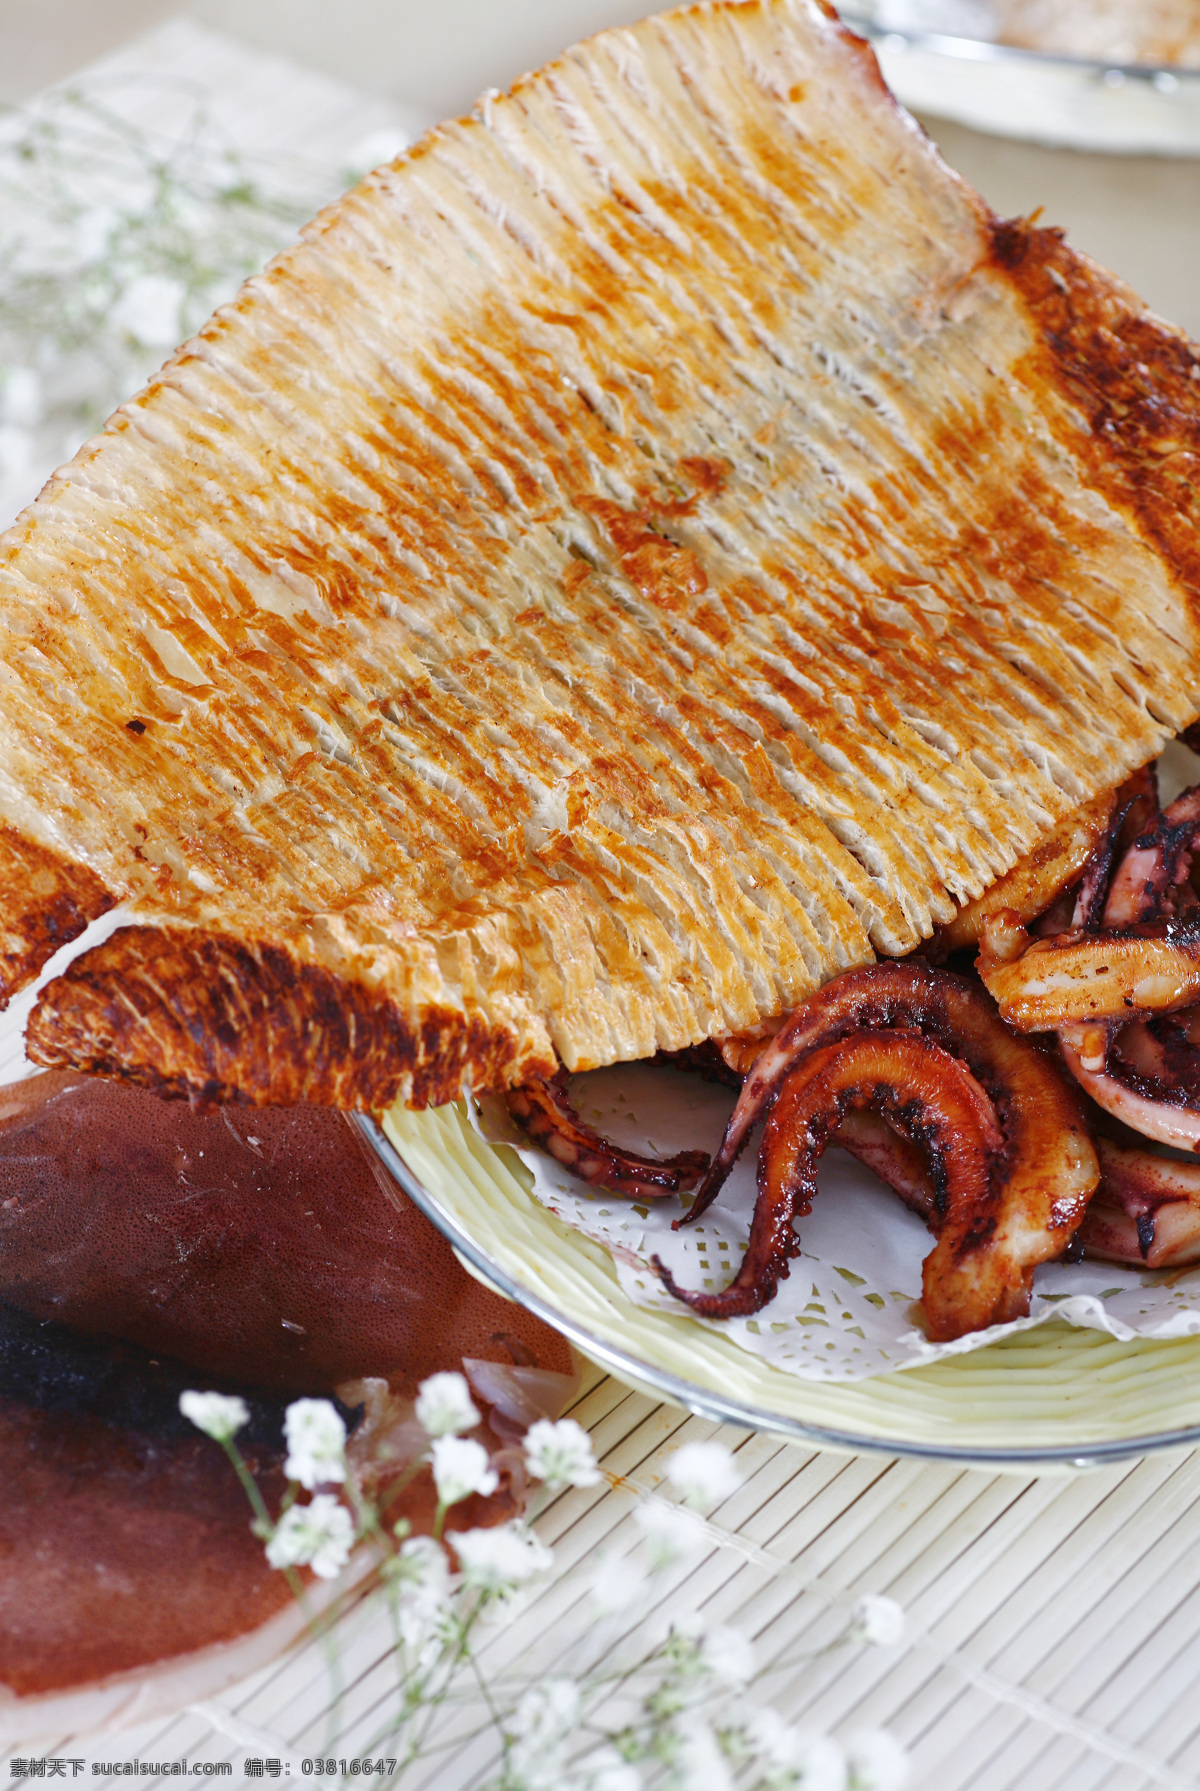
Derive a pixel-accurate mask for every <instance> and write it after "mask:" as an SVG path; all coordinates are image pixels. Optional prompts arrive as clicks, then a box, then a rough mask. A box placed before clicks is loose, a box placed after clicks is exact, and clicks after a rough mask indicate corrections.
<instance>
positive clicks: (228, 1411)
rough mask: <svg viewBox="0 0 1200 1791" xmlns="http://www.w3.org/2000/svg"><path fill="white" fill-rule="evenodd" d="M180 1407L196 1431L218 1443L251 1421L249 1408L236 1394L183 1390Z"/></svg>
mask: <svg viewBox="0 0 1200 1791" xmlns="http://www.w3.org/2000/svg"><path fill="white" fill-rule="evenodd" d="M179 1409H180V1411H181V1412H182V1413H183V1415H184V1417H185V1418H187V1419H189V1420H190V1422H191V1423H193V1424H194V1425H195V1426H196V1429H197V1430H202V1431H203V1432H204V1434H205V1436H206V1437H212V1439H213V1441H214V1442H217V1443H228V1442H229V1441H230V1439H231V1438H233V1437H235V1436H236V1435H237V1433H238V1431H239V1430H240V1429H241V1428H242V1425H243V1424H248V1423H249V1422H250V1410H249V1407H248V1406H247V1404H246V1401H245V1400H244V1399H239V1398H238V1396H237V1394H236V1393H192V1392H188V1393H181V1394H180V1395H179Z"/></svg>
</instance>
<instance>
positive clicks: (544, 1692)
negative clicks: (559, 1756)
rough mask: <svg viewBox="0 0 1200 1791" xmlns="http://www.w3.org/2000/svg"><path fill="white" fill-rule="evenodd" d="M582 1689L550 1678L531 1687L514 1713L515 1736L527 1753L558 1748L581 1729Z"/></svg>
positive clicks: (572, 1682) (564, 1679)
mask: <svg viewBox="0 0 1200 1791" xmlns="http://www.w3.org/2000/svg"><path fill="white" fill-rule="evenodd" d="M579 1712H580V1696H579V1685H577V1684H575V1680H568V1678H548V1680H543V1682H541V1685H530V1689H528V1691H527V1692H525V1694H523V1698H521V1701H519V1703H518V1707H516V1710H514V1712H512V1735H514V1739H516V1741H518V1743H519V1744H521V1746H523V1750H525V1752H532V1750H548V1748H557V1746H559V1744H561V1743H562V1741H566V1739H568V1737H570V1735H571V1734H573V1732H575V1728H577V1727H579Z"/></svg>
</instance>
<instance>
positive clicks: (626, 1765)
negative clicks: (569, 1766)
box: [571, 1747, 642, 1791]
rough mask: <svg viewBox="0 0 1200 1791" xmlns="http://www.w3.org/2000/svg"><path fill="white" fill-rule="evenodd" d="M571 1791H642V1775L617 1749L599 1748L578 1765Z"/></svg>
mask: <svg viewBox="0 0 1200 1791" xmlns="http://www.w3.org/2000/svg"><path fill="white" fill-rule="evenodd" d="M571 1791H642V1775H641V1773H640V1772H639V1771H638V1769H637V1767H636V1766H634V1765H632V1764H631V1763H630V1762H629V1761H628V1760H622V1758H621V1756H620V1754H619V1753H618V1752H617V1750H616V1748H614V1747H602V1748H597V1750H596V1752H595V1753H594V1754H588V1756H587V1757H586V1759H583V1760H580V1761H579V1762H578V1764H577V1765H576V1767H575V1770H574V1774H573V1777H572V1780H571Z"/></svg>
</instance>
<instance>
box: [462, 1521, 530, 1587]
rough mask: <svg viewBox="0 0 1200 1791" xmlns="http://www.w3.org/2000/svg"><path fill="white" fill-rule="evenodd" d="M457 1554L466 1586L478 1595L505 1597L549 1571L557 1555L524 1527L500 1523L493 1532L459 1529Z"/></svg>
mask: <svg viewBox="0 0 1200 1791" xmlns="http://www.w3.org/2000/svg"><path fill="white" fill-rule="evenodd" d="M454 1552H455V1554H456V1555H457V1556H458V1563H459V1566H460V1568H461V1569H462V1577H463V1584H464V1585H465V1586H469V1587H471V1588H473V1589H474V1590H475V1591H477V1592H486V1593H488V1594H492V1595H503V1594H505V1593H509V1592H514V1591H516V1589H517V1588H518V1587H519V1586H525V1585H528V1584H529V1582H530V1580H534V1579H537V1578H538V1576H539V1575H540V1574H543V1573H547V1572H549V1570H550V1568H551V1567H552V1566H553V1564H554V1556H553V1555H552V1554H551V1553H550V1550H549V1549H548V1548H546V1547H545V1545H544V1544H543V1543H541V1542H539V1541H538V1539H537V1537H536V1536H533V1535H531V1534H530V1532H529V1531H528V1530H527V1529H526V1528H525V1526H524V1525H523V1524H519V1523H512V1524H498V1525H497V1527H496V1528H495V1529H494V1530H460V1531H459V1532H458V1533H457V1534H456V1535H455V1537H454Z"/></svg>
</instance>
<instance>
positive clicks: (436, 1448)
mask: <svg viewBox="0 0 1200 1791" xmlns="http://www.w3.org/2000/svg"><path fill="white" fill-rule="evenodd" d="M433 1479H434V1484H435V1486H436V1487H437V1495H438V1499H439V1501H440V1503H441V1504H443V1505H457V1504H458V1502H459V1500H460V1499H469V1498H470V1496H471V1494H472V1493H484V1494H486V1493H492V1492H495V1490H496V1488H497V1486H499V1484H500V1476H499V1475H498V1474H497V1472H496V1470H495V1468H492V1467H489V1466H488V1452H487V1450H486V1449H485V1448H484V1446H483V1444H482V1443H475V1442H472V1441H471V1439H470V1438H469V1437H448V1436H447V1437H435V1438H434V1444H433Z"/></svg>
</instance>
